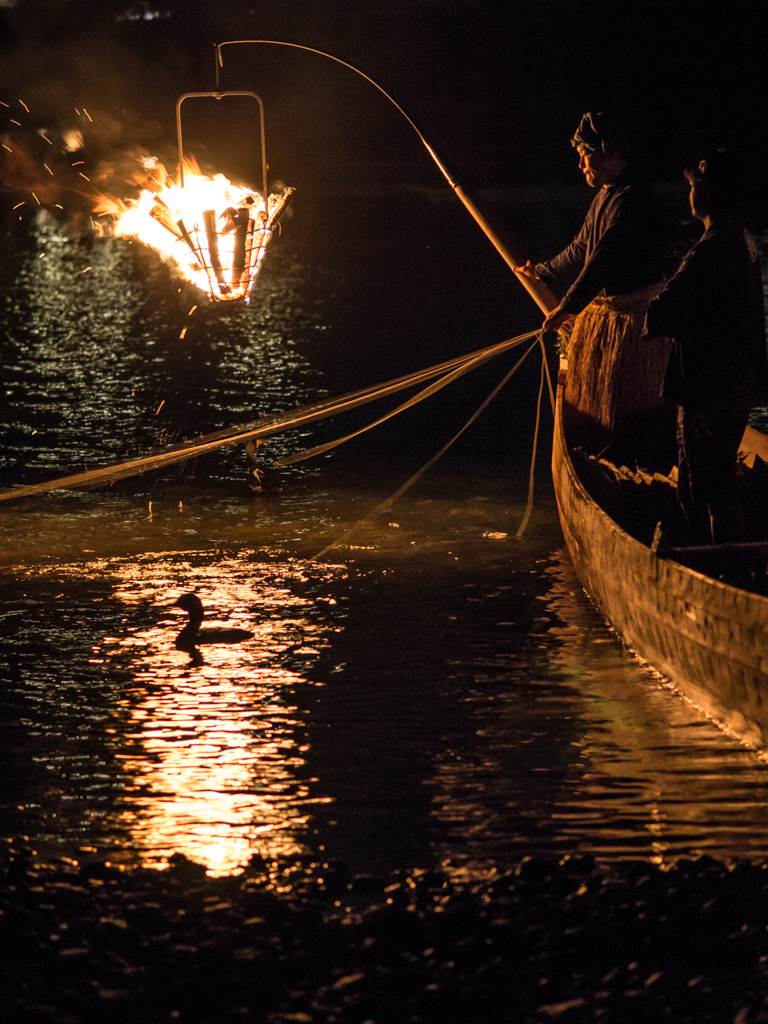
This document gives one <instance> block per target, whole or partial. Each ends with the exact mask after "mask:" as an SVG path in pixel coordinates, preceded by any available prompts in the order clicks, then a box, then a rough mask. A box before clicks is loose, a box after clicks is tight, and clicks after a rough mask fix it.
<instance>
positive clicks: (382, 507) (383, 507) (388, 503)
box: [311, 331, 546, 562]
mask: <svg viewBox="0 0 768 1024" xmlns="http://www.w3.org/2000/svg"><path fill="white" fill-rule="evenodd" d="M540 335H541V332H540V331H531V332H530V334H528V335H525V336H524V337H525V338H526V339H528V338H530V337H532V336H535V338H536V340H535V341H534V343H533V344H532V345H530V346H529V348H527V349H526V351H525V352H524V353H523V355H522V356H521V357H520V358H519V359H518V360H517V362H516V363H515V365H514V366H513V367H512V369H511V370H510V371H509V372H508V373H507V374H506V375H505V376H504V378H503V379H502V380H501V382H500V383H499V384H497V385H496V387H495V388H494V389H493V391H492V392H491V393H490V394H489V395H488V397H487V398H485V399H484V400H483V401H482V402H481V404H480V405H479V406H478V408H477V409H476V410H475V411H474V412H473V413H472V415H471V416H470V418H469V419H468V420H467V422H466V423H465V424H464V426H463V427H462V428H461V429H460V430H459V431H458V433H456V434H455V435H454V436H453V437H452V438H451V439H450V441H448V442H447V443H446V444H444V445H443V447H442V448H441V449H440V451H438V452H437V453H436V454H435V455H433V456H432V458H431V459H429V461H428V462H426V463H425V464H424V465H423V466H422V467H421V469H419V470H418V471H417V472H416V473H414V474H413V476H412V477H410V478H409V479H408V480H406V482H405V483H404V484H403V485H402V486H401V487H399V488H398V489H397V490H396V491H395V492H394V493H393V494H391V495H390V496H389V497H388V498H386V499H385V500H384V501H382V502H381V503H380V504H379V505H377V506H376V508H374V509H372V510H371V511H370V512H368V513H367V514H366V515H364V516H363V518H362V519H358V521H357V522H356V523H355V524H354V525H353V526H351V527H350V528H349V529H348V530H347V531H346V532H345V533H343V534H342V536H341V537H338V538H337V539H336V540H335V541H333V542H332V543H331V544H328V545H327V546H326V547H324V548H323V550H322V551H319V552H318V553H317V554H316V555H313V556H312V559H311V561H315V562H316V561H318V560H319V559H321V558H322V557H323V556H324V555H326V554H327V553H328V552H329V551H332V550H333V549H334V548H336V547H338V546H339V545H341V544H343V543H345V542H346V541H347V539H348V538H349V537H351V536H352V534H353V533H354V532H355V531H356V530H357V529H358V528H359V527H360V526H362V524H363V523H365V522H367V521H368V520H369V519H372V518H373V517H374V516H377V515H380V514H381V513H382V512H386V511H387V510H388V509H390V508H391V507H392V505H394V503H395V502H396V501H397V500H398V499H399V498H401V497H402V496H403V495H404V494H405V492H406V491H407V490H409V489H410V488H411V487H412V486H413V485H414V484H415V483H416V482H417V481H418V480H420V479H421V477H422V476H423V475H424V474H425V473H426V472H427V470H428V469H431V468H432V466H434V465H435V463H436V462H437V461H438V459H440V458H441V457H442V456H443V455H444V454H445V453H446V452H447V451H448V449H449V448H450V447H451V445H452V444H453V443H454V442H455V441H458V439H459V438H460V437H461V435H462V434H463V433H464V431H465V430H466V429H467V428H468V427H470V426H471V425H472V424H473V423H474V422H475V420H476V419H477V417H478V416H479V415H480V414H481V413H482V412H483V411H484V410H485V409H486V408H487V407H488V406H489V405H490V404H491V402H492V401H493V399H494V398H495V397H496V395H498V393H499V392H500V391H501V389H502V388H503V387H504V385H505V384H506V383H507V381H508V380H509V379H510V378H511V377H512V375H513V374H514V373H515V372H516V371H517V369H518V368H519V367H520V366H521V365H522V364H523V362H525V360H526V359H527V358H528V356H529V355H530V354H531V352H533V350H534V349H535V348H536V347H537V345H538V344H539V341H540ZM542 353H543V356H544V357H546V353H545V352H544V350H543V346H542ZM544 363H545V364H546V358H544ZM543 387H544V370H543V369H542V374H541V385H540V387H539V399H538V414H537V417H536V434H535V436H534V442H533V444H534V461H535V457H536V454H535V453H536V443H537V440H538V428H539V418H540V413H541V395H542V390H543ZM370 426H375V424H373V423H372V424H370ZM364 429H366V430H367V429H369V428H368V427H366V428H364ZM354 436H355V435H354V434H351V435H350V437H354ZM344 440H346V438H341V439H340V440H339V441H338V442H336V443H338V444H340V443H341V441H344ZM530 481H531V482H530V487H529V494H528V508H527V510H526V517H525V518H524V520H523V525H522V526H521V527H520V529H519V530H518V532H517V534H516V536H518V537H520V536H522V533H523V531H524V529H525V527H526V525H527V523H528V518H530V509H531V508H532V507H533V464H532V465H531V477H530Z"/></svg>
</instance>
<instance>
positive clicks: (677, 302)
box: [646, 150, 768, 544]
mask: <svg viewBox="0 0 768 1024" xmlns="http://www.w3.org/2000/svg"><path fill="white" fill-rule="evenodd" d="M685 176H686V178H687V179H688V182H689V185H690V194H689V200H690V205H691V212H692V213H693V215H694V217H696V218H698V219H699V220H700V221H701V222H702V223H703V225H704V229H705V230H704V234H703V235H702V237H701V238H700V240H699V241H698V242H697V243H696V245H694V247H693V248H692V249H691V251H690V252H689V253H688V255H687V256H686V257H685V259H684V260H683V262H682V264H681V266H680V269H679V270H678V271H677V273H676V274H675V275H674V277H673V278H672V279H671V280H670V281H669V282H668V283H667V285H666V287H665V289H664V291H663V292H662V293H661V295H659V297H658V298H657V299H655V301H654V302H652V303H651V306H650V308H649V310H648V316H647V324H646V336H647V337H648V338H649V339H657V338H659V337H665V336H666V337H667V338H669V339H671V340H672V348H671V351H670V353H669V361H668V364H667V367H666V373H665V375H664V381H663V391H662V393H663V395H664V396H665V397H666V398H667V399H669V400H670V401H671V402H674V403H675V404H676V405H677V442H678V480H677V494H678V500H679V503H680V505H681V506H682V509H683V512H684V513H685V516H686V518H687V520H688V525H689V527H690V529H691V533H692V536H693V539H694V540H695V541H697V542H699V543H706V544H709V543H726V542H729V541H737V540H740V539H742V538H743V521H742V515H741V508H740V505H739V499H738V492H737V477H736V463H737V456H738V450H739V443H740V441H741V438H742V435H743V434H744V428H745V427H746V425H747V420H748V418H749V411H750V409H751V408H752V407H753V406H755V405H765V404H766V403H768V357H767V356H766V337H765V309H764V302H763V289H762V280H761V274H760V261H759V258H758V250H757V245H756V244H755V241H754V239H753V238H752V236H751V235H750V234H749V232H748V231H746V229H745V227H744V221H743V219H742V215H741V213H740V211H739V203H738V197H737V190H736V187H735V181H734V175H733V169H732V166H731V165H730V162H729V159H728V157H727V156H726V154H725V153H724V152H723V151H722V150H720V151H717V152H712V153H709V154H707V155H706V156H705V157H703V158H702V159H699V160H697V161H696V162H695V163H694V165H693V166H692V167H690V168H689V169H688V170H686V172H685Z"/></svg>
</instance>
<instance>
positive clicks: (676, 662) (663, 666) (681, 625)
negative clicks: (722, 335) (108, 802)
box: [552, 388, 768, 748]
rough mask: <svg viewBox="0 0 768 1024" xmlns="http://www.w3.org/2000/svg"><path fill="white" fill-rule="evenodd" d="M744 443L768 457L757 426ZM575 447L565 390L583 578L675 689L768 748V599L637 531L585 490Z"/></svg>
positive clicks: (572, 515)
mask: <svg viewBox="0 0 768 1024" xmlns="http://www.w3.org/2000/svg"><path fill="white" fill-rule="evenodd" d="M742 447H743V449H744V450H745V451H746V450H750V451H752V452H755V453H758V454H760V455H761V456H762V457H763V458H764V459H768V438H765V437H764V436H763V435H762V434H759V433H757V432H756V431H754V430H750V429H748V430H747V432H746V433H745V435H744V441H743V442H742ZM572 454H573V453H572V451H571V450H569V445H568V443H567V442H566V438H565V434H564V429H563V419H562V388H560V389H559V393H558V405H557V416H556V426H555V438H554V445H553V454H552V470H553V477H554V484H555V493H556V496H557V502H558V508H559V511H560V520H561V523H562V527H563V533H564V534H565V539H566V543H567V545H568V550H569V552H570V555H571V559H572V560H573V564H574V567H575V569H576V572H577V573H578V576H579V579H580V580H581V583H582V585H583V586H584V588H585V590H586V591H587V593H588V594H589V595H590V597H591V598H592V600H593V601H594V603H595V604H596V605H597V607H598V609H599V610H600V612H601V613H602V614H603V615H604V617H605V618H606V619H607V620H608V621H609V622H610V623H611V625H613V626H614V628H615V629H616V630H617V631H618V632H619V634H620V635H621V636H622V638H623V639H624V640H625V641H626V642H627V643H628V644H629V645H630V646H631V647H632V648H633V649H634V650H635V651H636V652H637V654H639V655H640V657H641V658H643V659H644V660H645V661H647V662H648V663H649V664H650V665H651V666H652V667H653V668H655V669H657V670H658V671H659V672H661V673H663V675H664V676H666V677H667V679H669V680H670V681H671V682H672V683H673V685H674V686H675V688H676V689H677V690H679V691H680V692H681V693H682V694H684V695H685V696H686V697H688V698H689V699H691V700H692V701H694V703H696V704H697V705H698V706H699V707H700V708H701V709H702V710H703V711H704V712H705V713H706V714H708V715H710V716H711V717H713V718H714V719H715V720H716V721H717V722H718V723H719V724H720V725H722V726H724V727H725V728H727V729H729V730H731V731H733V732H734V733H736V734H737V735H738V736H739V737H740V738H741V739H743V740H745V741H746V742H748V743H749V744H750V745H752V746H755V747H759V748H765V747H768V598H766V597H764V596H762V595H760V594H757V593H752V592H750V591H748V590H744V589H742V588H740V587H737V586H733V585H730V584H728V583H725V582H722V581H720V580H719V579H715V578H713V577H712V576H709V575H706V574H705V573H704V572H700V571H696V570H694V569H692V568H688V567H687V566H685V565H683V564H681V563H680V562H678V561H676V560H673V559H672V558H670V557H663V552H660V551H658V550H656V549H655V547H654V545H653V544H648V543H643V542H641V541H640V540H638V539H636V538H635V537H634V536H632V535H631V534H630V533H628V532H627V531H626V530H625V529H624V528H623V527H622V526H620V525H619V523H618V522H616V521H615V520H614V519H613V518H612V517H611V516H610V515H609V514H608V513H607V512H606V511H605V509H604V508H603V507H601V505H600V504H598V502H597V501H596V500H595V498H594V497H593V496H592V494H591V493H590V491H589V490H587V488H586V487H585V485H584V483H583V481H582V479H581V477H580V476H579V474H578V473H577V471H576V468H575V466H574V462H573V459H572ZM745 547H747V546H745ZM730 550H731V553H733V552H734V551H735V550H736V546H733V547H732V548H731V549H730ZM726 554H728V552H726ZM763 562H765V559H763Z"/></svg>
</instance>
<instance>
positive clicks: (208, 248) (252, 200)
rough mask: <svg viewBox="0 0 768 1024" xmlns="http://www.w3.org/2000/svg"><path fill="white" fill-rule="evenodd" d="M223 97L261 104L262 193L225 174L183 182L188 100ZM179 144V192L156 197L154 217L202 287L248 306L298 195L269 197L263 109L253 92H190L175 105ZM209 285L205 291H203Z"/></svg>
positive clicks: (289, 192)
mask: <svg viewBox="0 0 768 1024" xmlns="http://www.w3.org/2000/svg"><path fill="white" fill-rule="evenodd" d="M225 96H251V97H253V99H255V100H256V102H257V103H258V105H259V124H260V131H261V170H262V193H261V194H259V193H258V192H255V191H250V190H249V189H247V188H243V187H241V186H238V185H234V184H232V183H231V182H228V181H227V180H226V179H225V178H224V177H223V175H216V176H215V178H203V177H201V176H199V175H192V174H189V175H188V177H187V181H186V182H185V180H184V145H183V139H182V130H181V105H182V103H183V102H184V100H188V99H197V98H212V99H217V100H220V99H222V98H223V97H225ZM176 133H177V137H178V145H179V187H178V188H175V189H173V190H171V191H170V192H167V193H166V195H165V198H163V197H161V196H160V195H155V197H154V205H153V206H152V208H151V209H150V211H149V213H150V216H151V217H152V218H153V219H154V220H155V221H156V222H157V223H158V224H160V225H161V226H162V227H163V228H165V230H166V231H168V232H169V233H170V234H171V235H173V237H174V239H175V240H176V242H178V243H181V244H182V247H184V246H186V248H187V249H188V250H189V254H191V257H192V259H191V262H190V259H189V255H188V256H187V258H186V259H185V260H179V262H180V263H181V262H184V263H187V265H188V267H189V271H190V272H191V275H192V276H193V278H194V279H195V281H196V283H197V284H198V286H199V287H201V288H203V290H207V291H208V294H209V296H210V298H211V300H212V301H213V302H240V301H245V302H248V301H250V298H251V293H252V292H253V288H254V286H255V284H256V278H257V275H258V272H259V269H260V267H261V262H262V260H263V259H264V254H265V252H266V248H267V245H268V244H269V242H270V240H271V238H272V235H273V232H274V230H275V228H276V227H277V226H278V224H279V220H280V217H281V216H282V214H283V213H284V212H285V210H286V208H287V207H288V205H289V203H290V202H291V198H292V196H293V193H294V189H292V188H287V189H286V190H285V191H284V192H283V194H282V195H280V196H277V195H268V193H267V163H266V150H265V143H264V106H263V104H262V102H261V99H260V97H259V96H257V95H256V93H254V92H190V93H185V94H184V95H183V96H182V97H181V98H180V99H179V101H178V102H177V104H176ZM206 280H207V289H206V288H205V287H203V285H204V283H205V281H206Z"/></svg>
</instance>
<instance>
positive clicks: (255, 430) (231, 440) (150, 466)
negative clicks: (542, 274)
mask: <svg viewBox="0 0 768 1024" xmlns="http://www.w3.org/2000/svg"><path fill="white" fill-rule="evenodd" d="M526 341H529V342H531V344H530V345H529V346H528V348H527V349H526V350H525V352H524V353H523V355H522V356H521V357H520V358H519V359H518V360H517V362H516V363H515V364H514V365H513V367H512V369H511V370H509V372H508V373H507V374H506V375H505V377H504V378H503V379H502V380H501V382H500V383H499V384H498V385H497V386H496V387H495V388H494V389H493V391H492V392H491V394H490V395H489V396H488V397H487V398H486V399H485V400H484V401H483V402H482V404H481V405H480V406H479V408H478V409H477V410H476V411H475V412H474V413H473V414H472V416H471V417H470V418H469V420H468V421H467V422H466V423H465V424H464V426H462V427H461V429H460V430H459V431H458V433H457V434H456V435H455V436H454V437H453V438H451V440H450V441H448V442H447V444H445V445H443V447H442V448H441V449H440V451H439V452H437V453H436V455H434V456H433V457H432V458H431V459H430V460H429V462H427V463H426V465H424V466H423V467H422V468H421V469H420V470H419V471H418V472H417V473H416V474H414V476H412V477H411V478H410V479H409V480H408V481H407V482H406V483H405V484H404V485H403V486H402V487H400V488H398V490H397V491H396V492H395V494H393V495H391V496H390V498H388V499H387V501H386V502H384V503H382V504H381V505H379V506H377V508H376V509H374V510H373V512H371V513H369V515H374V514H376V513H378V512H383V511H385V510H386V509H387V508H389V506H390V505H392V504H393V503H394V502H395V501H396V500H397V498H399V497H400V496H401V495H402V494H404V493H405V491H406V490H408V488H409V487H411V486H412V485H413V484H414V483H415V482H416V480H418V479H419V478H420V477H421V476H422V475H423V474H424V473H425V472H426V471H427V470H428V469H429V468H430V467H431V466H433V465H434V464H435V462H437V460H438V459H439V458H440V457H441V456H442V455H443V454H444V452H446V451H447V450H448V448H450V446H451V445H452V444H453V443H454V441H456V440H457V439H458V438H459V437H460V436H461V434H463V433H464V431H465V430H466V429H467V427H469V426H470V424H471V423H473V422H474V420H475V419H476V418H477V417H478V416H479V415H480V413H481V412H482V411H483V410H484V409H485V408H486V407H487V406H488V404H489V403H490V402H491V401H492V400H493V398H495V396H496V395H497V394H498V392H499V391H500V390H501V389H502V387H504V385H505V384H506V383H507V381H508V380H509V379H510V377H511V376H512V375H513V374H514V373H515V372H516V370H517V369H518V367H519V366H520V365H521V364H522V363H523V361H524V360H525V359H526V358H527V356H528V355H530V353H531V352H532V351H533V349H534V348H536V347H537V345H540V346H541V351H542V370H541V384H540V387H539V414H538V415H537V418H536V433H535V437H534V458H533V460H532V463H531V476H530V486H529V496H528V507H527V509H526V515H525V518H524V520H523V523H522V525H521V528H520V530H519V531H518V536H520V535H521V534H522V531H523V530H524V529H525V525H526V524H527V521H528V517H529V516H530V510H531V505H532V485H533V470H534V464H535V450H536V442H537V439H538V427H539V416H540V411H541V397H542V394H543V388H544V380H545V378H546V380H547V382H548V385H549V394H550V400H551V402H552V405H553V408H554V392H553V388H552V381H551V379H550V377H549V369H548V367H547V360H546V354H545V352H544V345H543V341H542V338H541V335H540V332H537V331H529V332H528V333H526V334H520V335H517V336H516V337H514V338H509V339H507V340H506V341H502V342H497V343H496V344H495V345H489V346H488V347H486V348H483V349H479V350H477V351H475V352H470V353H467V354H465V355H462V356H456V357H455V358H453V359H449V360H447V361H445V362H442V363H438V364H436V365H434V366H430V367H427V368H426V369H424V370H418V371H415V372H413V373H409V374H406V375H405V376H403V377H398V378H396V379H394V380H390V381H386V382H385V383H383V384H377V385H373V386H371V387H367V388H362V389H361V390H359V391H353V392H350V393H349V394H346V395H341V396H338V397H335V398H327V399H324V400H323V401H321V402H316V403H314V404H312V405H306V406H302V407H300V408H298V409H293V410H291V411H288V412H283V413H277V414H275V415H273V416H268V417H264V418H262V419H259V420H255V421H251V422H250V423H245V424H242V425H241V426H238V427H231V428H228V429H226V430H219V431H216V432H215V433H212V434H206V435H205V436H200V437H198V438H194V439H191V440H185V441H182V442H181V443H179V444H175V445H172V446H170V447H168V448H165V449H163V450H162V451H159V452H153V453H152V454H150V455H146V456H143V457H141V458H138V459H133V460H131V461H128V462H118V463H115V464H113V465H110V466H103V467H101V468H99V469H91V470H85V471H83V472H81V473H75V474H73V475H71V476H65V477H59V478H57V479H56V480H50V481H47V482H45V483H38V484H30V485H27V486H22V487H15V488H12V489H10V490H6V491H0V502H4V501H11V500H15V499H17V498H26V497H31V496H33V495H39V494H44V493H46V492H49V491H60V490H68V489H69V490H87V489H90V488H93V487H100V486H105V485H108V484H112V483H115V482H116V481H118V480H123V479H125V478H127V477H130V476H136V475H138V474H141V473H146V472H148V471H149V470H156V469H162V468H164V467H166V466H171V465H173V464H174V463H179V462H184V461H187V460H188V459H193V458H197V457H198V456H200V455H205V454H207V453H208V452H212V451H215V450H216V449H218V448H223V447H225V446H226V445H231V444H242V443H245V442H247V441H252V440H256V439H262V438H266V437H270V436H273V435H275V434H279V433H283V432H284V431H286V430H292V429H294V428H295V427H300V426H303V425H305V424H307V423H312V422H314V421H316V420H321V419H325V418H326V417H329V416H335V415H337V414H338V413H342V412H346V411H348V410H350V409H355V408H357V407H358V406H361V405H365V404H367V403H369V402H374V401H377V400H378V399H381V398H386V397H387V396H388V395H392V394H396V393H397V392H399V391H403V390H406V389H407V388H409V387H416V386H418V385H419V384H423V383H424V382H426V381H432V383H430V384H429V385H428V386H427V387H425V388H423V389H422V390H421V391H418V392H417V393H416V394H415V395H412V396H411V397H410V398H408V399H407V400H406V401H405V402H402V403H401V404H400V405H398V406H397V407H396V408H394V409H392V410H390V411H389V412H387V413H385V414H384V415H383V416H380V417H378V418H377V419H376V420H374V421H373V422H372V423H369V424H368V425H367V426H365V427H361V428H360V429H359V430H356V431H354V432H353V433H351V434H347V435H345V436H344V437H340V438H337V439H336V440H334V441H329V442H327V443H326V444H322V445H318V446H317V447H314V448H309V449H306V450H304V451H301V452H297V453H296V454H294V455H290V456H288V457H287V458H285V459H282V460H281V461H279V462H276V463H274V465H275V466H276V467H278V468H279V467H283V466H288V465H291V464H293V463H296V462H301V461H303V460H304V459H309V458H311V457H313V456H315V455H320V454H322V453H324V452H327V451H330V450H331V449H332V448H335V447H336V446H337V445H340V444H343V443H344V442H345V441H348V440H350V439H351V438H353V437H357V436H358V435H360V434H362V433H364V432H365V431H367V430H370V429H372V428H373V427H375V426H378V425H380V424H381V423H384V422H386V421H387V420H389V419H391V418H392V417H393V416H397V415H398V414H399V413H402V412H405V411H406V410H407V409H410V408H411V407H412V406H414V405H417V404H418V403H419V402H422V401H424V400H425V399H426V398H429V397H430V396H431V395H433V394H435V393H436V392H437V391H439V390H440V389H441V388H444V387H446V386H447V385H448V384H451V383H452V382H453V381H455V380H457V379H458V378H459V377H461V376H463V375H464V374H466V373H469V372H470V370H473V369H476V368H477V367H479V366H482V365H483V364H484V363H487V362H488V361H489V360H490V359H493V358H494V357H496V356H498V355H501V354H502V353H503V352H507V351H509V350H510V349H512V348H515V347H517V346H518V345H522V344H524V343H525V342H526ZM350 532H351V531H350ZM345 536H346V535H345ZM341 540H343V538H341V539H340V540H339V541H336V542H335V543H334V545H331V546H335V544H337V543H340V542H341ZM326 550H328V549H326ZM320 554H323V552H321V553H320Z"/></svg>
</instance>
